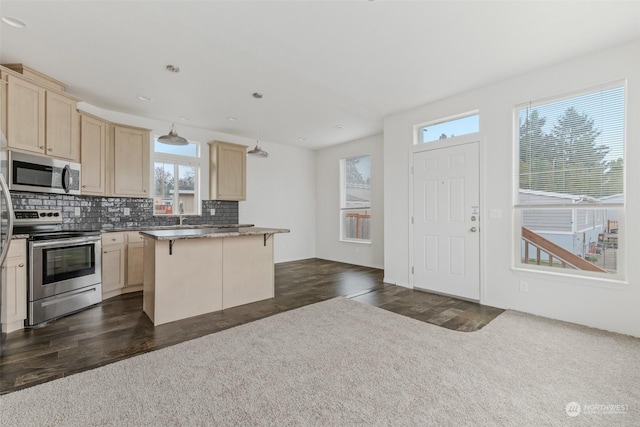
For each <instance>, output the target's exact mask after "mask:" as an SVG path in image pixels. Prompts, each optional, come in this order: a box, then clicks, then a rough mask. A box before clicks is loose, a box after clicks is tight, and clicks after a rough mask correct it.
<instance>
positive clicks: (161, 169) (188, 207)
mask: <svg viewBox="0 0 640 427" xmlns="http://www.w3.org/2000/svg"><path fill="white" fill-rule="evenodd" d="M153 157H154V162H153V166H154V168H153V169H154V171H153V182H154V184H153V185H154V192H153V214H154V215H179V214H180V206H182V209H183V211H184V214H186V215H200V213H201V212H200V210H201V206H200V205H201V203H200V170H201V157H200V144H199V143H197V142H189V145H184V146H174V145H167V144H162V143H160V142H158V140H157V139H156V140H155V143H154V156H153Z"/></svg>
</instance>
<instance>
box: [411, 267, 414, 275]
mask: <svg viewBox="0 0 640 427" xmlns="http://www.w3.org/2000/svg"><path fill="white" fill-rule="evenodd" d="M411 274H414V272H413V266H412V267H411Z"/></svg>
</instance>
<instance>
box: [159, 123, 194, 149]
mask: <svg viewBox="0 0 640 427" xmlns="http://www.w3.org/2000/svg"><path fill="white" fill-rule="evenodd" d="M158 142H161V143H163V144H167V145H189V141H187V140H186V139H185V138H183V137H181V136H180V135H178V132H176V126H175V124H174V123H171V130H170V131H169V133H168V134H167V135H162V136H161V137H159V138H158Z"/></svg>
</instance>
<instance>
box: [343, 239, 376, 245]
mask: <svg viewBox="0 0 640 427" xmlns="http://www.w3.org/2000/svg"><path fill="white" fill-rule="evenodd" d="M340 242H342V243H356V244H359V245H370V244H371V240H350V239H340Z"/></svg>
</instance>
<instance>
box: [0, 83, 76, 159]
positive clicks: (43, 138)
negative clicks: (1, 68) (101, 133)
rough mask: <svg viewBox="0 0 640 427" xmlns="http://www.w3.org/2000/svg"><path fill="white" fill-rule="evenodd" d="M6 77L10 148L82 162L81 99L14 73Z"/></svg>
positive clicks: (7, 127) (7, 122)
mask: <svg viewBox="0 0 640 427" xmlns="http://www.w3.org/2000/svg"><path fill="white" fill-rule="evenodd" d="M2 76H3V79H4V80H5V81H6V82H7V89H6V91H7V94H6V103H7V104H6V106H7V109H6V129H5V130H6V136H7V145H8V147H9V148H11V149H16V150H21V151H27V152H32V153H38V154H47V155H49V156H54V157H59V158H63V159H67V160H74V161H78V160H80V142H79V124H78V121H79V118H78V112H77V111H76V107H77V101H78V100H77V99H76V98H74V97H72V96H70V95H66V94H64V93H62V92H56V91H55V90H53V89H51V90H49V89H46V88H45V87H44V86H42V85H40V84H38V83H37V82H34V81H32V80H29V79H26V78H21V77H19V76H16V75H14V74H8V73H7V72H3V73H2Z"/></svg>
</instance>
